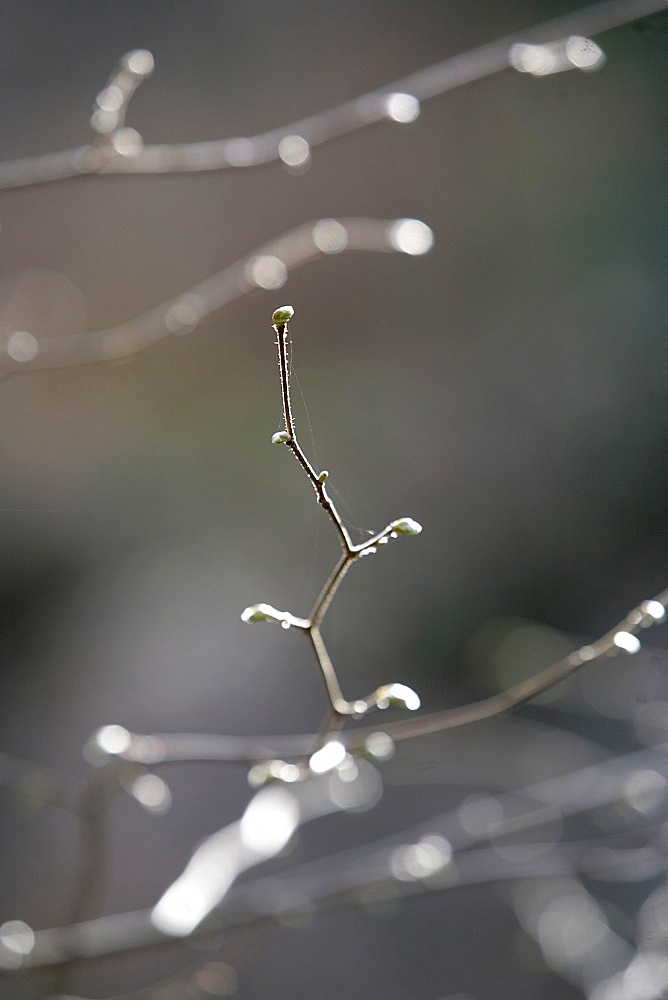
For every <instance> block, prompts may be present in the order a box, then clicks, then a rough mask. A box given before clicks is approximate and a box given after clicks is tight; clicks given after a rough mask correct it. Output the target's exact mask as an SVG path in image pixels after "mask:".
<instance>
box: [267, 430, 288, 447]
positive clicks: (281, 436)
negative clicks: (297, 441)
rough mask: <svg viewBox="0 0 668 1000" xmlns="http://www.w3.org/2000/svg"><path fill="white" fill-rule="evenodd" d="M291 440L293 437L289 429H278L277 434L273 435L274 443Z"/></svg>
mask: <svg viewBox="0 0 668 1000" xmlns="http://www.w3.org/2000/svg"><path fill="white" fill-rule="evenodd" d="M290 440H291V438H290V435H289V434H288V432H287V431H276V433H275V434H272V435H271V443H272V444H287V443H288V441H290Z"/></svg>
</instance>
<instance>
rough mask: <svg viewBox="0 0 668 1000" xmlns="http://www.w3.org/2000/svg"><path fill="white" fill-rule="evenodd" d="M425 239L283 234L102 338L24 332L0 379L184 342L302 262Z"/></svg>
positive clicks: (315, 225) (334, 232) (368, 222)
mask: <svg viewBox="0 0 668 1000" xmlns="http://www.w3.org/2000/svg"><path fill="white" fill-rule="evenodd" d="M432 243H433V235H432V232H431V230H430V229H429V227H428V226H426V225H425V224H424V223H423V222H420V221H418V220H417V219H391V220H383V219H365V218H345V219H338V220H337V219H319V220H317V221H314V222H307V223H304V224H303V225H301V226H298V227H297V228H296V229H291V230H290V231H289V232H287V233H284V234H283V235H282V236H279V237H277V238H276V239H275V240H272V241H271V242H270V243H267V244H265V245H264V246H262V247H260V248H259V249H257V250H256V251H255V252H254V253H252V254H249V255H248V256H247V257H243V258H241V260H238V261H237V262H236V263H234V264H232V265H230V267H227V268H224V269H223V270H222V271H218V272H217V273H216V274H214V275H212V277H210V278H207V279H206V280H205V281H201V282H199V284H197V285H194V286H193V287H192V288H190V289H189V290H188V291H185V292H182V293H181V294H180V295H177V296H176V297H174V298H171V299H168V300H167V301H166V302H163V303H162V304H161V305H158V306H155V307H154V308H152V309H150V310H148V312H145V313H143V314H142V315H141V316H137V317H136V318H135V319H131V320H128V321H127V322H125V323H121V324H120V325H119V326H115V327H110V328H109V329H107V330H97V331H95V332H92V333H85V334H76V335H74V334H73V335H69V336H61V337H49V338H44V339H40V340H37V338H35V337H34V336H33V335H32V334H31V333H29V332H27V331H17V332H14V333H12V334H10V335H9V336H8V337H7V338H6V340H5V341H4V344H2V343H0V373H1V372H2V370H3V369H4V370H5V371H6V372H8V373H16V372H21V371H36V370H41V369H45V368H48V369H50V368H71V367H76V366H79V365H91V364H102V363H104V362H114V361H120V360H125V359H127V358H130V357H132V356H133V355H135V354H138V353H139V352H140V351H143V350H145V349H146V348H147V347H151V346H153V344H157V343H159V342H160V341H161V340H164V339H165V338H166V337H170V336H172V335H178V334H187V333H190V332H191V331H192V330H194V329H195V327H197V326H198V325H199V324H200V323H201V322H202V320H204V319H206V318H207V317H208V316H210V315H211V314H212V313H214V312H217V311H218V310H219V309H222V308H223V307H224V306H227V305H229V304H230V303H231V302H234V301H235V300H236V299H239V298H241V297H242V296H244V295H248V294H249V293H250V292H253V291H256V290H258V289H270V290H273V289H276V288H280V287H282V285H283V284H284V283H285V281H286V280H287V276H288V274H289V272H290V271H291V270H292V269H293V268H295V267H299V266H300V265H301V264H304V263H306V261H309V260H312V259H314V258H316V257H320V256H330V255H332V254H338V253H343V252H347V251H349V250H363V251H370V252H374V253H396V252H400V253H407V254H409V255H410V256H415V255H419V254H423V253H426V252H427V251H428V250H429V249H430V248H431V246H432Z"/></svg>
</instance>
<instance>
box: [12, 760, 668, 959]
mask: <svg viewBox="0 0 668 1000" xmlns="http://www.w3.org/2000/svg"><path fill="white" fill-rule="evenodd" d="M664 754H665V746H663V747H655V748H651V749H647V750H641V751H634V752H633V753H630V754H628V755H626V756H624V757H621V758H614V759H612V760H604V761H601V762H599V763H596V764H593V765H588V766H586V767H584V768H580V769H578V770H576V771H572V772H568V773H566V774H563V775H560V776H558V777H556V778H551V779H548V780H547V781H543V782H540V783H538V784H535V785H529V786H527V787H523V788H519V789H514V790H512V791H510V792H509V793H507V796H504V797H502V798H503V801H505V799H506V798H509V797H511V796H515V797H517V800H519V801H521V800H523V799H528V800H529V801H531V800H534V801H535V800H538V801H539V802H542V803H544V804H545V805H547V806H552V807H554V809H555V810H556V812H557V813H558V814H559V815H561V816H562V817H567V816H575V815H577V814H578V813H583V812H588V811H591V810H595V809H599V808H601V807H604V806H608V805H611V804H613V803H615V802H619V801H624V800H625V797H626V796H627V794H628V788H629V779H630V778H631V777H632V776H633V775H634V774H636V773H638V771H639V770H641V769H642V768H643V767H646V766H652V767H657V768H661V767H662V765H663V759H664ZM367 766H368V765H367ZM319 782H322V779H317V778H316V779H312V780H311V781H309V782H305V783H299V784H297V785H294V786H292V787H291V788H288V787H286V786H281V787H279V788H276V787H274V788H273V789H265V790H263V792H260V793H259V795H258V796H257V798H256V801H257V800H260V797H261V796H264V794H265V792H271V791H284V792H286V794H288V795H289V796H295V795H296V796H297V798H298V800H299V802H300V805H299V809H300V810H301V816H300V817H299V820H298V822H299V823H301V822H304V821H306V820H308V819H310V818H313V817H314V816H316V815H322V814H323V812H327V811H332V809H333V808H336V807H333V806H332V804H331V803H329V799H328V796H327V794H326V793H325V792H324V786H323V785H322V784H320V785H319V787H318V783H319ZM314 786H315V787H314ZM353 794H355V793H353ZM357 794H362V795H365V794H368V792H365V791H364V789H363V788H362V790H361V792H358V793H357ZM328 803H329V804H328ZM249 808H250V807H249ZM272 808H273V805H272ZM280 808H282V806H280V807H279V809H280ZM452 815H453V814H452V813H446V814H444V816H440V817H435V818H434V819H433V820H431V821H429V822H427V823H423V824H421V825H420V826H419V827H414V828H411V829H409V830H404V831H402V832H400V833H397V834H394V835H392V836H390V837H384V838H382V839H380V840H378V841H376V842H375V843H372V844H369V845H367V846H365V847H363V848H356V849H354V850H352V851H348V852H346V853H344V854H339V855H336V856H328V857H326V858H324V859H322V860H321V861H316V862H311V863H307V864H305V865H303V866H300V867H298V868H295V869H293V870H292V871H291V872H289V873H287V874H285V875H284V876H283V877H282V878H281V880H280V889H281V891H280V892H277V879H276V876H272V877H271V879H264V878H260V879H256V880H254V881H250V882H248V883H244V884H243V885H240V886H238V887H237V888H236V889H235V890H234V891H233V892H230V893H229V894H227V893H224V899H222V900H221V905H220V906H218V908H217V909H216V910H215V912H213V913H212V914H211V917H210V918H206V919H203V920H202V921H201V922H199V923H198V924H197V925H196V926H193V927H191V929H190V930H188V931H186V932H184V933H183V934H181V935H179V937H180V939H181V940H194V939H197V938H205V937H207V936H211V935H218V934H220V932H221V931H230V930H234V929H237V928H240V927H244V928H247V927H252V926H257V925H258V924H264V923H270V924H271V923H275V922H277V921H280V920H281V918H282V917H284V916H286V915H288V914H289V915H291V916H298V915H299V914H300V913H302V912H303V913H305V914H306V913H308V914H313V913H318V912H325V911H328V910H331V909H333V908H340V907H342V906H346V905H352V906H359V905H364V904H365V903H367V902H374V903H381V902H383V901H384V900H392V899H397V898H402V899H403V898H410V897H413V896H421V895H425V894H432V893H434V892H444V891H452V890H454V889H461V888H464V887H466V886H472V885H480V884H484V883H489V882H499V881H508V880H514V879H524V878H544V877H554V876H560V875H564V874H573V873H576V872H583V873H585V874H587V875H588V876H590V877H594V878H597V877H598V878H605V879H607V880H610V881H613V880H614V879H616V878H619V879H622V880H624V879H626V878H628V876H629V873H633V872H634V871H637V870H638V865H640V866H641V867H642V866H644V867H645V869H646V870H648V869H647V866H648V865H649V866H653V871H654V872H655V873H657V872H658V871H659V870H661V868H662V867H665V856H664V855H663V852H662V851H660V850H657V851H652V850H651V849H650V850H647V849H646V848H645V846H643V847H639V848H637V849H635V850H627V849H625V845H626V843H627V842H626V841H622V846H621V847H620V848H619V849H617V848H615V846H614V839H613V840H612V841H610V840H609V838H604V840H605V844H604V843H603V842H602V841H592V840H583V841H580V842H572V843H570V844H563V843H558V842H557V843H554V844H548V843H545V844H544V847H545V850H544V852H542V853H541V856H540V857H538V858H536V859H535V860H528V859H527V858H526V857H524V856H518V858H517V859H516V860H514V861H513V860H509V859H508V858H507V857H503V856H502V855H500V854H499V853H498V852H496V851H494V850H489V849H488V848H486V847H483V848H479V849H476V850H472V849H471V848H472V847H474V846H475V845H478V844H481V843H484V842H485V841H487V840H488V839H489V837H490V836H493V837H495V838H497V837H501V836H502V837H503V838H504V842H508V843H511V842H512V841H511V840H510V838H511V837H512V836H513V834H520V835H523V834H525V833H526V832H527V831H528V830H530V829H532V828H533V829H539V828H540V827H541V826H542V825H543V824H544V822H545V809H544V808H543V809H536V808H531V807H530V808H529V809H528V810H526V811H525V812H524V813H519V814H516V815H515V816H513V818H512V819H511V820H509V821H501V822H500V823H496V824H493V826H492V827H490V828H489V829H486V830H485V831H484V832H480V833H479V834H476V835H472V834H469V833H466V832H464V835H463V836H461V834H460V836H459V838H454V837H453V838H450V837H448V836H445V837H444V836H443V835H442V834H441V830H442V829H444V828H446V827H445V820H446V819H447V818H448V817H452ZM259 818H260V817H259V816H258V817H256V819H259ZM631 818H632V817H631V814H627V819H628V820H630V819H631ZM654 822H655V826H656V829H657V831H658V830H660V824H661V816H657V817H655V818H654ZM251 825H252V824H251ZM270 828H271V825H270ZM458 829H461V828H459V827H458ZM447 832H448V833H449V830H448V831H447ZM221 835H224V838H223V840H221ZM651 836H652V833H651V831H650V830H648V831H647V833H646V838H648V837H651ZM223 841H224V843H223ZM238 841H239V824H231V825H230V826H229V827H226V828H225V830H223V831H220V832H219V833H217V834H214V835H213V836H212V838H209V840H208V841H205V842H204V844H203V845H202V847H206V846H207V845H208V846H209V849H210V848H211V844H213V845H214V847H215V848H216V850H217V851H219V849H220V848H221V847H223V846H224V847H225V848H226V850H227V852H228V854H229V850H230V848H233V852H232V853H233V854H234V851H235V850H236V851H237V852H239V851H241V845H240V842H238ZM647 843H648V845H649V841H647ZM608 844H612V846H609V847H608V846H606V845H608ZM415 845H421V846H422V847H423V850H422V852H421V853H419V854H418V855H417V856H416V858H415V865H413V862H412V860H411V858H412V855H411V851H410V849H411V847H412V846H415ZM245 850H246V852H248V847H247V848H246V849H245ZM200 851H201V848H198V849H197V851H196V853H195V855H194V857H196V856H197V855H198V854H199V852H200ZM228 854H226V855H225V856H226V858H228ZM200 857H201V855H200ZM235 857H236V855H234V857H233V858H232V864H235V863H236V862H235ZM228 860H229V859H228ZM238 860H240V861H244V860H245V861H247V860H248V855H247V853H246V854H244V855H243V857H242V855H241V854H239V858H238ZM251 863H252V862H251ZM255 863H257V858H256V860H255ZM245 867H248V865H245ZM187 871H188V869H186V872H187ZM184 874H185V873H184ZM176 884H177V883H175V885H176ZM168 891H169V890H168ZM165 895H166V894H165ZM164 898H165V896H163V899H164ZM156 909H157V908H154V909H153V910H141V911H135V912H132V913H119V914H115V915H113V916H107V917H101V918H98V919H95V920H88V921H85V922H83V923H78V924H74V925H71V926H69V927H61V928H51V929H47V930H41V931H36V932H34V941H33V943H32V947H31V948H30V949H29V950H27V951H26V952H25V954H24V956H23V961H22V964H21V968H22V969H23V970H27V969H37V968H44V967H49V966H53V965H57V964H59V963H61V962H63V961H73V960H77V959H79V960H88V959H92V958H99V957H101V956H104V955H111V954H119V953H122V952H127V951H132V950H141V949H144V948H148V947H153V946H155V945H159V944H166V943H169V942H170V941H173V940H174V936H175V935H174V933H171V934H170V933H167V932H166V931H165V929H164V928H162V929H161V928H160V926H159V921H155V920H154V919H153V916H154V914H155V912H156ZM181 912H183V911H181ZM3 947H7V944H6V943H5V944H3V943H1V942H0V968H1V967H2V962H1V960H2V957H3V952H2V948H3ZM4 967H5V968H7V966H6V965H5V966H4Z"/></svg>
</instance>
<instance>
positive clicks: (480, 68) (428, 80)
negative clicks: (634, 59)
mask: <svg viewBox="0 0 668 1000" xmlns="http://www.w3.org/2000/svg"><path fill="white" fill-rule="evenodd" d="M667 6H668V0H609V2H607V3H598V4H594V5H593V6H590V7H584V8H582V9H581V10H579V11H576V12H575V13H571V14H566V15H564V16H562V17H558V18H555V19H554V20H551V21H546V22H544V23H542V24H539V25H536V26H534V27H533V28H527V29H526V30H524V31H520V32H516V33H514V34H512V35H507V36H505V37H503V38H500V39H498V40H496V41H494V42H490V43H488V44H486V45H482V46H480V47H479V48H476V49H473V50H471V51H470V52H466V53H463V54H460V55H457V56H452V57H450V58H448V59H444V60H443V61H442V62H439V63H435V64H434V65H432V66H429V67H427V68H425V69H422V70H418V71H417V72H415V73H412V74H410V75H409V76H405V77H403V78H402V79H400V80H396V81H395V82H394V83H390V84H386V85H385V86H384V87H382V88H380V89H378V90H374V91H371V92H370V93H367V94H364V95H363V96H362V97H358V98H355V99H354V100H352V101H348V102H347V103H345V104H341V105H339V106H338V107H336V108H331V109H330V110H328V111H324V112H321V113H320V114H315V115H312V116H310V117H308V118H303V119H301V120H300V121H297V122H293V123H292V124H290V125H284V126H282V127H281V128H277V129H273V130H271V131H270V132H265V133H262V134H261V135H256V136H252V137H249V138H232V139H223V140H211V141H205V142H191V143H177V144H172V145H170V144H159V145H150V146H145V145H144V144H143V141H142V138H141V136H140V135H139V133H138V132H136V131H135V130H134V129H128V128H126V127H125V126H124V122H125V113H126V111H127V105H128V101H129V99H130V97H131V96H132V93H133V92H134V90H135V89H136V87H137V86H138V85H139V84H140V83H141V82H142V80H144V79H146V77H148V76H149V75H150V74H151V72H152V70H153V58H152V56H151V54H150V53H149V52H146V51H144V50H137V51H135V52H130V53H128V54H127V55H126V56H124V57H123V59H122V60H121V62H120V64H119V66H118V68H117V70H116V71H115V73H114V74H113V75H112V77H111V79H110V81H109V83H108V84H107V86H106V87H105V88H104V89H103V90H102V91H101V93H100V94H99V95H98V98H97V101H96V107H95V111H94V114H93V119H92V121H91V126H92V129H93V133H94V135H93V139H92V141H91V142H90V143H89V144H88V145H86V146H81V147H79V148H76V149H70V150H65V151H63V152H58V153H47V154H46V155H42V156H34V157H27V158H25V159H19V160H14V161H13V162H7V163H4V164H0V188H13V187H24V186H27V185H34V184H43V183H46V182H50V181H59V180H66V179H67V178H72V177H82V176H98V175H100V174H105V175H110V174H115V175H127V174H164V173H192V172H201V171H213V170H222V169H225V168H242V167H254V166H257V165H259V164H262V163H270V162H272V161H276V160H283V161H284V162H285V163H286V164H287V165H288V166H290V165H292V166H295V165H296V166H301V165H303V164H304V163H305V162H307V161H308V158H309V155H310V149H311V148H313V147H314V146H318V145H320V144H322V143H324V142H328V141H330V140H332V139H336V138H338V137H339V136H342V135H347V134H349V133H350V132H355V131H357V130H359V129H363V128H367V127H368V126H369V125H372V124H374V123H376V122H379V121H383V120H388V119H389V120H390V121H396V122H408V121H413V120H414V119H415V118H416V117H417V115H418V114H419V102H420V101H425V100H428V99H429V98H432V97H436V96H438V95H440V94H445V93H447V92H448V91H451V90H455V89H456V88H458V87H461V86H463V85H464V84H467V83H471V82H473V81H474V80H480V79H483V78H484V77H487V76H491V75H493V74H494V73H500V72H502V71H503V70H505V69H508V68H509V67H511V66H514V65H516V63H515V61H514V58H513V46H515V45H518V44H520V45H523V44H524V45H525V44H526V43H531V44H532V45H535V46H540V45H545V46H549V45H550V43H554V42H556V41H560V40H563V42H564V44H566V43H567V41H568V39H569V36H573V35H587V36H590V35H597V34H601V33H603V32H605V31H609V30H610V29H612V28H617V27H620V26H622V25H625V24H629V23H631V22H633V21H637V20H639V19H641V18H644V17H647V16H649V15H651V14H655V13H657V12H659V11H662V10H665V8H666V7H667ZM595 65H597V63H593V64H592V63H587V62H585V63H584V64H582V63H580V62H579V61H578V60H577V59H575V60H569V59H567V58H566V59H563V60H561V61H559V60H558V61H557V65H556V66H553V67H552V68H550V69H546V70H545V69H544V70H543V71H540V70H536V71H535V74H536V75H543V74H544V73H545V72H555V71H558V70H561V69H570V68H573V67H579V68H585V69H586V68H589V69H591V68H593V66H595ZM516 68H519V67H517V66H516ZM528 71H529V72H532V70H530V69H529V70H528Z"/></svg>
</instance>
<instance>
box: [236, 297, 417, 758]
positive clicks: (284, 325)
mask: <svg viewBox="0 0 668 1000" xmlns="http://www.w3.org/2000/svg"><path fill="white" fill-rule="evenodd" d="M293 314H294V310H293V308H292V306H282V307H281V308H280V309H277V310H276V311H275V312H274V314H273V316H272V323H273V328H274V330H275V332H276V344H277V347H278V368H279V372H280V379H281V399H282V401H283V419H284V421H285V430H283V431H278V432H277V433H276V434H274V435H273V438H272V442H273V443H274V444H284V445H286V447H287V448H289V449H290V451H291V452H292V454H293V455H294V456H295V458H296V459H297V461H298V462H299V464H300V466H301V467H302V469H303V470H304V472H305V474H306V477H307V479H308V480H309V482H310V483H311V486H312V487H313V489H314V491H315V495H316V498H317V501H318V503H319V504H320V506H321V507H322V508H323V509H324V510H325V511H326V512H327V514H328V516H329V518H330V520H331V521H332V524H333V525H334V528H335V530H336V533H337V535H338V537H339V542H340V543H341V550H342V551H341V557H340V558H339V561H338V562H337V564H336V566H335V567H334V569H333V570H332V572H331V573H330V575H329V577H328V579H327V581H326V583H325V585H324V586H323V588H322V590H321V592H320V594H319V596H318V598H317V600H316V602H315V604H314V605H313V608H312V609H311V613H310V614H309V616H308V618H297V617H296V616H295V615H293V614H291V613H290V612H289V611H278V610H277V609H276V608H274V607H272V606H271V605H270V604H253V605H251V607H248V608H246V609H245V610H244V611H243V613H242V615H241V617H242V619H243V620H244V621H247V622H260V621H264V622H267V621H270V622H280V624H281V625H282V626H283V627H284V628H296V629H298V630H299V631H301V632H303V633H304V634H305V635H306V636H307V637H308V640H309V642H310V644H311V647H312V649H313V651H314V653H315V656H316V659H317V661H318V666H319V668H320V673H321V676H322V679H323V682H324V685H325V690H326V692H327V697H328V699H329V702H330V709H329V711H328V714H327V717H326V719H325V722H324V723H323V727H322V729H321V733H320V742H321V740H322V737H324V736H325V735H326V734H327V733H330V732H332V731H334V730H335V729H338V728H340V726H341V724H342V722H343V719H344V718H345V717H346V716H348V717H350V716H352V717H354V718H361V717H362V716H363V715H365V714H366V713H367V712H368V711H369V710H370V709H374V708H380V709H383V708H388V707H389V706H390V705H393V706H394V707H398V708H407V709H410V710H414V709H417V708H419V706H420V699H419V698H418V696H417V695H416V694H415V692H414V691H413V690H412V689H411V688H409V687H407V686H406V685H405V684H385V685H383V686H382V687H379V688H378V689H377V690H376V691H374V692H372V693H371V694H370V695H367V696H366V697H365V698H358V699H356V700H355V701H348V700H347V699H346V698H344V696H343V692H342V690H341V685H340V684H339V680H338V677H337V675H336V671H335V669H334V666H333V664H332V661H331V659H330V656H329V653H328V652H327V648H326V646H325V643H324V640H323V638H322V634H321V632H320V626H321V624H322V621H323V619H324V617H325V614H326V613H327V609H328V608H329V605H330V603H331V601H332V598H333V597H334V594H335V593H336V591H337V590H338V588H339V586H340V584H341V581H342V580H343V578H344V576H345V575H346V573H347V572H348V570H349V569H350V567H351V566H352V564H353V563H354V562H355V561H356V560H358V559H360V558H362V557H363V556H366V555H370V554H371V553H374V552H376V551H377V550H378V548H379V547H380V546H382V545H384V544H386V543H387V542H389V541H390V539H393V538H397V537H398V536H399V535H417V534H419V532H420V531H422V528H421V526H420V525H419V524H418V523H417V521H414V520H413V519H412V518H410V517H402V518H398V519H397V520H395V521H392V522H391V523H390V524H388V525H387V526H386V527H385V528H383V530H382V531H379V532H378V533H377V534H375V535H374V536H373V537H372V538H369V539H367V540H366V541H363V542H360V543H359V544H357V545H355V544H353V541H352V539H351V537H350V534H349V532H348V529H347V528H346V526H345V525H344V523H343V520H342V518H341V515H340V514H339V512H338V510H337V509H336V505H335V504H334V502H333V500H332V498H331V497H330V495H329V493H328V492H327V485H326V484H327V480H328V478H329V473H328V472H327V471H326V470H323V471H322V472H316V470H315V469H314V468H313V466H312V465H311V463H310V462H309V460H308V458H307V457H306V455H305V454H304V451H303V449H302V447H301V445H300V444H299V441H298V439H297V433H296V430H295V422H294V417H293V415H292V405H291V401H290V359H289V335H288V323H289V321H290V319H291V318H292V316H293ZM312 766H315V765H312Z"/></svg>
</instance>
